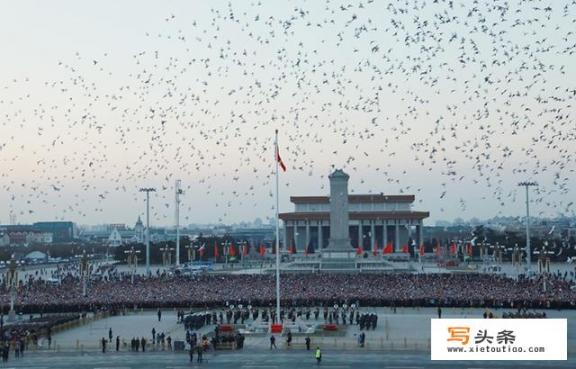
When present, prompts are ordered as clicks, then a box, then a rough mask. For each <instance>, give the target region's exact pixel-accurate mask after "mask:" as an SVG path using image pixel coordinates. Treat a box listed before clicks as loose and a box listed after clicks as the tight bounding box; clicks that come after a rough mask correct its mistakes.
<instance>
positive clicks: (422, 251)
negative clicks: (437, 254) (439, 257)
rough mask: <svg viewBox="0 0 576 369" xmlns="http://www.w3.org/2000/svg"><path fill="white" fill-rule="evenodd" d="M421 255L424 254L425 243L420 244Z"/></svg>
mask: <svg viewBox="0 0 576 369" xmlns="http://www.w3.org/2000/svg"><path fill="white" fill-rule="evenodd" d="M420 256H424V244H423V243H422V244H420Z"/></svg>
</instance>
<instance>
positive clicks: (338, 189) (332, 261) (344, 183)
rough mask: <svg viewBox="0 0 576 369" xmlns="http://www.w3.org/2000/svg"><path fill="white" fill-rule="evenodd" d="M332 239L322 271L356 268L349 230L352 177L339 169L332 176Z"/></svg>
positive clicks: (323, 254) (329, 242) (323, 259)
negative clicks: (349, 198) (349, 188)
mask: <svg viewBox="0 0 576 369" xmlns="http://www.w3.org/2000/svg"><path fill="white" fill-rule="evenodd" d="M328 178H329V179H330V239H329V241H328V247H326V248H325V249H323V250H322V261H321V267H322V269H343V268H346V269H348V268H351V267H352V268H353V267H354V250H353V249H352V246H351V245H350V234H349V230H348V179H349V178H350V176H349V175H348V174H346V173H344V171H343V170H341V169H337V170H335V171H334V172H333V173H332V174H330V176H328Z"/></svg>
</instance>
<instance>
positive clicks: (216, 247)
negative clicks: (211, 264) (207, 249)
mask: <svg viewBox="0 0 576 369" xmlns="http://www.w3.org/2000/svg"><path fill="white" fill-rule="evenodd" d="M219 257H220V250H219V249H218V242H214V259H218V258H219Z"/></svg>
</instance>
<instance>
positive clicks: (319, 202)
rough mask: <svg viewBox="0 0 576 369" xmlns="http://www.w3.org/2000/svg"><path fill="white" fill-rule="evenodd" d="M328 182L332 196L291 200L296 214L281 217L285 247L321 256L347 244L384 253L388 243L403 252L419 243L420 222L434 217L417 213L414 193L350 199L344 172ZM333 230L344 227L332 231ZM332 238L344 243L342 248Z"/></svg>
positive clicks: (336, 174)
mask: <svg viewBox="0 0 576 369" xmlns="http://www.w3.org/2000/svg"><path fill="white" fill-rule="evenodd" d="M329 178H330V188H331V189H330V196H292V197H290V201H291V202H292V203H293V204H294V211H293V212H290V213H281V214H280V215H279V216H280V219H281V220H282V222H283V224H284V240H283V241H284V247H286V248H287V247H292V246H295V247H296V250H297V252H303V251H304V249H305V248H306V246H308V251H309V252H317V251H324V250H325V249H327V248H328V249H331V248H332V247H337V248H339V249H342V247H347V246H348V244H349V247H350V249H349V250H354V249H356V248H358V247H360V248H361V249H363V250H365V251H371V250H373V249H374V248H375V247H377V248H378V249H379V250H380V252H381V251H382V248H383V247H384V246H385V245H388V244H390V245H392V247H393V251H394V252H401V251H402V248H403V246H404V245H407V246H414V245H420V244H421V242H422V240H423V237H422V223H423V220H424V219H426V218H428V217H429V216H430V213H429V212H427V211H416V210H413V208H412V206H413V203H414V200H415V197H414V195H388V194H384V193H380V194H364V195H362V194H359V195H351V194H348V178H349V177H348V175H347V174H346V173H344V172H343V171H342V170H336V171H335V172H333V173H332V174H331V175H330V176H329ZM332 218H335V219H332ZM346 225H347V229H346ZM331 227H338V228H343V229H337V230H336V231H335V232H332V230H331ZM331 233H332V234H331ZM335 234H337V236H335ZM331 237H332V238H334V237H336V238H337V239H339V240H344V241H343V242H340V245H339V246H338V245H336V243H338V241H337V240H336V241H334V240H331ZM332 244H333V245H332Z"/></svg>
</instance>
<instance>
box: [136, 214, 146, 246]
mask: <svg viewBox="0 0 576 369" xmlns="http://www.w3.org/2000/svg"><path fill="white" fill-rule="evenodd" d="M134 239H135V242H138V243H143V242H144V224H142V219H140V216H138V220H137V221H136V225H134Z"/></svg>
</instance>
